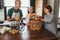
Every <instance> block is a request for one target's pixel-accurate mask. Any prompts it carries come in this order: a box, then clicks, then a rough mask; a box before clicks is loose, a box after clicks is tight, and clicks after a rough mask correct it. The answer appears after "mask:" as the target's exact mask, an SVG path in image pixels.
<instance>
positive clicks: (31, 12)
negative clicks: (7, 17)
mask: <svg viewBox="0 0 60 40" xmlns="http://www.w3.org/2000/svg"><path fill="white" fill-rule="evenodd" d="M28 12H29V13H28V14H27V24H28V23H29V19H30V18H31V17H32V16H34V15H36V14H35V13H33V7H32V6H30V7H29V8H28Z"/></svg>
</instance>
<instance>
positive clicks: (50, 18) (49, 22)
mask: <svg viewBox="0 0 60 40" xmlns="http://www.w3.org/2000/svg"><path fill="white" fill-rule="evenodd" d="M44 12H45V16H44V19H41V21H43V22H45V29H47V30H48V31H50V32H52V33H53V34H55V35H56V26H55V22H54V14H53V13H51V12H52V8H51V6H50V5H46V6H45V7H44Z"/></svg>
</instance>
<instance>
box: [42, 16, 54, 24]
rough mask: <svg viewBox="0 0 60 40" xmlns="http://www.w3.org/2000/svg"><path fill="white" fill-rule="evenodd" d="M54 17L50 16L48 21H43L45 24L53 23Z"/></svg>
mask: <svg viewBox="0 0 60 40" xmlns="http://www.w3.org/2000/svg"><path fill="white" fill-rule="evenodd" d="M53 19H54V17H53V15H50V16H49V17H48V18H46V19H41V21H43V22H45V23H51V22H52V21H53Z"/></svg>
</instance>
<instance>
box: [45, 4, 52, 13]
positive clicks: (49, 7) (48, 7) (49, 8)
mask: <svg viewBox="0 0 60 40" xmlns="http://www.w3.org/2000/svg"><path fill="white" fill-rule="evenodd" d="M44 8H47V9H48V10H49V12H50V13H51V12H52V7H51V6H50V5H45V6H44Z"/></svg>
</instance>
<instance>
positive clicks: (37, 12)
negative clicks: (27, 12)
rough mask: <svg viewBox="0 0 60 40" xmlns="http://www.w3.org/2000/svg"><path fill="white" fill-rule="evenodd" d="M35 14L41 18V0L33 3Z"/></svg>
mask: <svg viewBox="0 0 60 40" xmlns="http://www.w3.org/2000/svg"><path fill="white" fill-rule="evenodd" d="M35 3H36V5H35V8H36V9H35V12H36V14H37V15H38V16H42V7H43V0H36V1H35Z"/></svg>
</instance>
